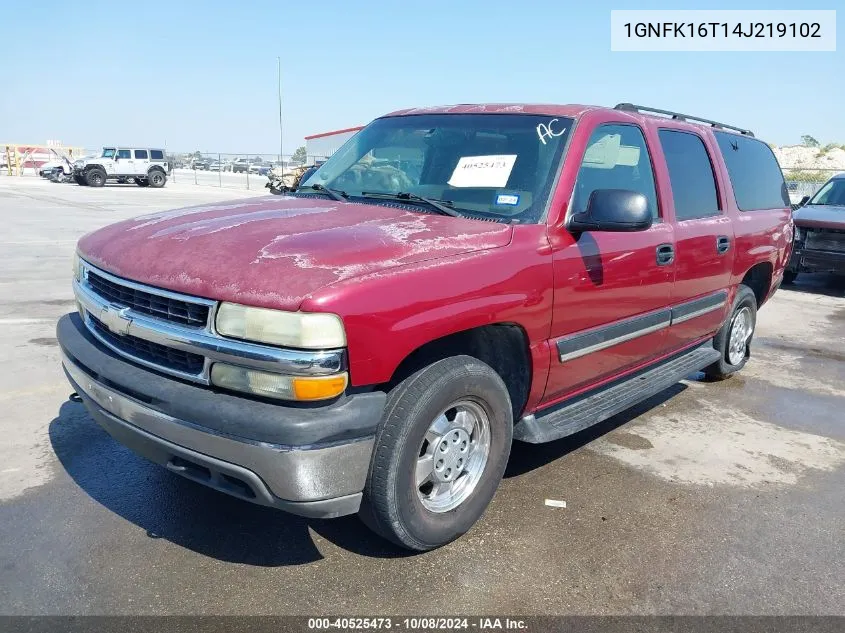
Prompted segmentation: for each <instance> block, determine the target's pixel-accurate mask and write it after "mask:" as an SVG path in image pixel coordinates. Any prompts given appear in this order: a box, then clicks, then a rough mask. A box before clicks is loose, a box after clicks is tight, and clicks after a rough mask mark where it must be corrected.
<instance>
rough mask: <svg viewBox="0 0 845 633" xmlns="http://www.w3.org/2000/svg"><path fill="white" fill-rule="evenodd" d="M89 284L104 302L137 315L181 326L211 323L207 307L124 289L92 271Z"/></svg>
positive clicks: (130, 288)
mask: <svg viewBox="0 0 845 633" xmlns="http://www.w3.org/2000/svg"><path fill="white" fill-rule="evenodd" d="M88 284H89V285H90V286H91V289H92V290H93V291H94V292H96V293H97V294H98V295H100V296H101V297H102V298H103V299H106V300H107V301H109V302H110V303H114V304H117V305H119V306H124V307H128V308H132V309H133V310H135V311H137V312H143V313H144V314H149V315H150V316H154V317H157V318H159V319H164V320H165V321H171V322H173V323H179V324H181V325H190V326H194V327H205V326H206V324H207V323H208V306H207V305H202V304H199V303H191V302H189V301H182V300H181V299H172V298H170V297H164V296H161V295H156V294H152V293H150V292H145V291H144V290H139V289H137V288H133V287H131V286H125V285H122V284H120V283H116V282H114V281H112V280H111V279H106V278H105V277H103V276H102V275H98V274H97V273H96V272H94V271H93V270H90V269H89V271H88Z"/></svg>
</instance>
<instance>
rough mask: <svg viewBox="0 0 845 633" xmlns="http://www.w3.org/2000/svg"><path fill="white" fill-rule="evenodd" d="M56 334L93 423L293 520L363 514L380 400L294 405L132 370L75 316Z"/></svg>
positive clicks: (373, 396) (154, 457) (183, 471)
mask: <svg viewBox="0 0 845 633" xmlns="http://www.w3.org/2000/svg"><path fill="white" fill-rule="evenodd" d="M57 337H58V340H59V344H60V346H61V353H62V364H63V366H64V369H65V373H66V374H67V376H68V379H69V380H70V382H71V385H72V387H73V388H74V389H75V390H76V392H77V393H78V394H79V395H80V396H81V398H82V401H83V403H84V404H85V406H86V408H87V409H88V411H89V413H90V414H91V416H92V417H93V418H94V420H95V421H96V422H97V423H98V424H100V426H102V427H103V428H104V429H105V430H106V431H107V432H108V433H110V434H111V435H112V436H113V437H114V438H115V439H117V440H118V441H119V442H120V443H122V444H124V445H126V446H127V447H128V448H130V449H132V450H133V451H135V452H136V453H138V454H140V455H142V456H144V457H146V458H147V459H149V460H151V461H153V462H155V463H158V464H161V465H162V466H164V467H166V468H167V469H169V470H171V471H173V472H175V473H177V474H179V475H181V476H183V477H187V478H189V479H192V480H194V481H197V482H199V483H202V484H204V485H206V486H210V487H212V488H215V489H217V490H220V491H221V492H225V493H227V494H230V495H234V496H236V497H239V498H241V499H245V500H247V501H251V502H253V503H258V504H261V505H266V506H272V507H276V508H279V509H282V510H285V511H288V512H291V513H294V514H299V515H303V516H310V517H323V518H329V517H334V516H341V515H345V514H352V513H354V512H357V510H358V507H359V505H360V503H361V497H362V494H361V493H362V490H363V489H364V484H365V482H366V477H367V472H368V469H369V464H370V457H371V455H372V451H373V443H374V440H373V433H374V431H375V427H376V425H377V424H378V421H379V419H380V416H381V411H382V408H383V404H384V396H383V394H379V393H368V394H360V395H357V396H347V397H346V400H345V402H342V403H335V404H334V405H330V406H325V407H319V408H313V407H312V408H295V407H287V406H284V405H281V404H279V405H277V404H272V403H265V402H260V401H254V400H249V399H245V398H239V397H237V396H235V395H231V394H225V393H219V392H214V391H211V390H209V389H207V388H205V387H201V386H199V385H190V384H187V383H184V382H181V381H176V380H174V379H172V378H168V377H166V376H162V375H160V374H155V373H153V372H150V371H149V370H146V369H143V368H141V367H135V366H133V365H132V364H130V363H127V361H125V360H122V359H120V358H118V357H117V356H116V355H115V354H114V353H112V352H110V351H109V350H107V349H104V348H102V347H101V346H100V345H99V343H98V342H97V341H96V340H95V339H94V338H93V336H92V335H91V333H90V332H88V331H87V329H86V328H85V326H84V325H83V324H82V322H81V319H80V317H79V316H78V315H75V314H74V315H67V316H65V317H62V319H60V320H59V324H58V326H57ZM174 412H175V413H178V415H174ZM179 412H181V413H179ZM239 414H240V415H241V418H240V419H236V418H237V416H238V415H239ZM268 422H269V424H268Z"/></svg>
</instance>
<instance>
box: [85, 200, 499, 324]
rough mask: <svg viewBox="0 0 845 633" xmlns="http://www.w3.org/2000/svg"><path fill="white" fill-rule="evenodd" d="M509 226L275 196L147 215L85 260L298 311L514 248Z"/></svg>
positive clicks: (107, 234) (121, 272)
mask: <svg viewBox="0 0 845 633" xmlns="http://www.w3.org/2000/svg"><path fill="white" fill-rule="evenodd" d="M511 234H512V228H511V227H510V226H509V225H505V224H497V223H493V222H482V221H478V220H467V219H461V218H452V217H447V216H440V215H430V214H427V213H422V212H415V211H409V210H404V209H399V208H393V207H387V206H383V205H378V204H357V203H346V202H335V201H333V200H328V199H319V198H300V197H294V196H270V197H266V198H250V199H248V200H236V201H233V202H228V203H224V204H213V205H205V206H197V207H188V208H186V209H179V210H176V211H169V212H164V213H155V214H152V215H146V216H141V217H138V218H134V219H131V220H126V221H124V222H119V223H117V224H112V225H110V226H107V227H105V228H103V229H100V230H98V231H95V232H93V233H89V234H88V235H86V236H84V237H83V238H82V239H81V240H80V241H79V254H80V255H81V256H82V257H83V258H84V259H86V260H87V261H89V262H91V263H92V264H94V265H95V266H99V267H101V268H103V269H105V270H107V271H109V272H111V273H112V274H115V275H118V276H120V277H124V278H127V279H131V280H134V281H138V282H141V283H146V284H149V285H152V286H158V287H160V288H166V289H168V290H173V291H175V292H182V293H186V294H191V295H196V296H200V297H206V298H209V299H217V300H221V301H234V302H238V303H245V304H249V305H256V306H262V307H268V308H279V309H286V310H296V309H297V308H298V307H299V305H300V304H301V303H302V300H303V299H304V298H305V297H306V296H308V295H309V294H310V293H312V292H314V291H315V290H317V289H319V288H322V287H324V286H327V285H329V284H332V283H335V282H338V281H343V280H345V279H350V278H352V277H357V276H359V275H366V274H370V273H375V272H380V271H384V270H386V269H390V268H394V267H398V266H403V265H407V264H412V263H417V262H421V261H426V260H430V259H438V258H441V257H448V256H452V255H458V254H462V253H468V252H473V251H478V250H482V249H489V248H496V247H500V246H505V245H507V244H508V243H509V242H510V239H511Z"/></svg>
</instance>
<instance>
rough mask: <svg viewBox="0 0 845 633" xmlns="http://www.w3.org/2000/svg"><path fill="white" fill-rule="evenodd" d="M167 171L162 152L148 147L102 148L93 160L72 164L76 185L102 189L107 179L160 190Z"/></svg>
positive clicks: (83, 160)
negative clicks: (131, 182) (100, 152)
mask: <svg viewBox="0 0 845 633" xmlns="http://www.w3.org/2000/svg"><path fill="white" fill-rule="evenodd" d="M170 171H171V166H170V163H169V162H168V159H167V155H166V153H165V151H164V150H163V149H154V148H148V147H143V148H139V147H104V148H103V152H102V154H100V156H99V157H97V158H86V159H82V160H78V161H76V162H75V163H74V164H73V179H74V180H75V181H76V183H77V184H80V185H90V186H91V187H102V186H103V185H105V184H106V182H107V181H109V180H114V181H118V182H124V183H125V182H128V181H129V180H130V179H132V180H134V182H135V184H137V185H138V186H139V187H155V188H159V187H164V185H165V184H166V183H167V176H168V174H169V173H170Z"/></svg>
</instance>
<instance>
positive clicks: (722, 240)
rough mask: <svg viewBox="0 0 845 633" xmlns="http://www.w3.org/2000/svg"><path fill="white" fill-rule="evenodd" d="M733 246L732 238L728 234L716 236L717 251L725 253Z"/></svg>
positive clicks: (720, 253) (721, 253)
mask: <svg viewBox="0 0 845 633" xmlns="http://www.w3.org/2000/svg"><path fill="white" fill-rule="evenodd" d="M730 248H731V238H729V237H728V236H727V235H720V236H719V237H717V238H716V252H717V253H719V255H724V254H725V253H727V252H728V251H729V250H730Z"/></svg>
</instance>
